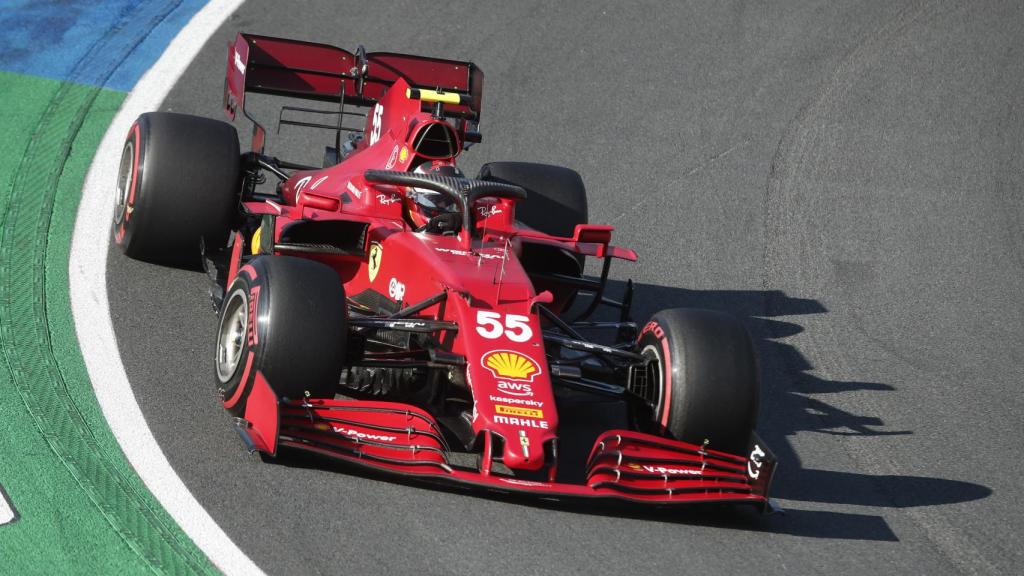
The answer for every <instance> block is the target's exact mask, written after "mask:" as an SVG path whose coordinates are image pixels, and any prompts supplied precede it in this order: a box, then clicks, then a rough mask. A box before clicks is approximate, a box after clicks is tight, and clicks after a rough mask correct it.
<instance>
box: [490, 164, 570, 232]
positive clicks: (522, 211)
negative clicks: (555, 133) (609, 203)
mask: <svg viewBox="0 0 1024 576" xmlns="http://www.w3.org/2000/svg"><path fill="white" fill-rule="evenodd" d="M479 178H480V179H481V180H491V181H496V182H504V183H506V184H515V185H517V186H522V187H523V188H525V189H526V193H527V197H526V200H522V201H520V202H519V203H517V204H516V220H518V221H519V222H522V223H523V224H526V225H527V226H529V227H530V228H533V229H534V230H538V231H540V232H544V233H545V234H550V235H552V236H563V237H564V236H572V233H573V231H574V230H575V229H576V225H577V224H586V223H587V222H588V220H587V190H586V188H584V187H583V178H581V177H580V175H579V173H577V172H576V171H575V170H571V169H569V168H563V167H561V166H551V165H548V164H533V163H530V162H491V163H490V164H484V165H483V167H482V168H480V177H479Z"/></svg>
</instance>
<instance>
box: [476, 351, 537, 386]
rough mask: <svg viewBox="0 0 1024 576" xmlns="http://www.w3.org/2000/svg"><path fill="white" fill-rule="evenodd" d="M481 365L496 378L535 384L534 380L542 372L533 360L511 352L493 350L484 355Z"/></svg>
mask: <svg viewBox="0 0 1024 576" xmlns="http://www.w3.org/2000/svg"><path fill="white" fill-rule="evenodd" d="M480 363H481V364H482V365H483V367H484V368H487V370H489V371H490V373H491V374H492V375H494V377H495V378H508V379H510V380H522V381H525V382H533V379H534V378H535V377H536V376H537V375H538V374H540V372H541V370H540V364H537V362H535V361H534V360H533V358H530V357H529V356H527V355H525V354H520V353H518V352H512V351H511V350H492V351H490V352H488V353H487V354H484V356H483V358H481V359H480Z"/></svg>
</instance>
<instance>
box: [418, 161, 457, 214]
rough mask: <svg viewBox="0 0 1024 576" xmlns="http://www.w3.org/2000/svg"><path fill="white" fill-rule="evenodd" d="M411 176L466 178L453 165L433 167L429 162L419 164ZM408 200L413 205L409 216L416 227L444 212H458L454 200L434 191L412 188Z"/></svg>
mask: <svg viewBox="0 0 1024 576" xmlns="http://www.w3.org/2000/svg"><path fill="white" fill-rule="evenodd" d="M413 174H436V175H439V176H451V177H455V178H465V177H466V176H465V174H463V172H462V170H459V168H458V167H456V166H454V165H451V164H438V165H434V164H433V163H431V162H424V163H423V164H420V165H419V166H417V167H416V169H415V170H413ZM409 198H410V199H411V200H412V204H413V206H412V207H411V209H410V215H411V216H412V219H413V222H414V223H415V224H416V226H423V225H424V224H426V223H427V222H428V221H429V220H430V219H431V218H433V217H435V216H439V215H441V214H444V213H446V212H457V211H458V205H457V203H456V202H455V200H453V199H452V198H450V197H448V196H447V195H445V194H443V193H441V192H437V191H435V190H427V189H426V188H416V187H413V188H410V189H409Z"/></svg>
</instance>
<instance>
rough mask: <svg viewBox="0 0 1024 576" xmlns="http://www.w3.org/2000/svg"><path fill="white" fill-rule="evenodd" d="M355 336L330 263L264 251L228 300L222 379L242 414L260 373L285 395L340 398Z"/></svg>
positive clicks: (219, 363)
mask: <svg viewBox="0 0 1024 576" xmlns="http://www.w3.org/2000/svg"><path fill="white" fill-rule="evenodd" d="M347 336H348V329H347V321H346V310H345V291H344V288H343V286H342V284H341V280H340V279H339V277H338V274H337V273H336V272H335V271H334V270H333V269H331V268H330V267H329V266H327V265H325V264H321V263H319V262H314V261H312V260H306V259H303V258H292V257H287V256H261V257H257V258H255V259H253V260H252V261H251V262H250V263H249V264H247V265H245V266H243V267H242V268H241V269H240V270H239V271H238V275H237V277H236V278H235V280H234V281H233V282H232V283H231V286H230V287H229V288H228V291H227V297H226V298H225V299H224V305H223V306H222V307H221V314H220V326H219V329H218V330H217V344H216V352H215V358H214V378H215V381H216V384H217V387H218V389H219V390H220V391H221V394H223V397H224V407H225V408H227V409H228V411H229V412H231V413H232V414H235V415H238V416H241V415H242V414H244V411H245V400H246V398H247V396H248V393H249V389H250V388H251V387H252V382H253V381H254V379H255V376H256V373H257V372H262V373H263V376H264V377H265V378H266V379H267V382H269V383H270V386H271V388H273V389H274V392H275V393H276V394H277V395H278V397H280V398H289V399H293V400H294V399H300V398H303V397H304V396H305V395H306V394H307V393H308V394H309V396H310V397H311V398H334V392H335V390H336V388H337V386H338V382H339V380H340V377H341V369H342V366H343V365H344V359H345V343H346V339H347Z"/></svg>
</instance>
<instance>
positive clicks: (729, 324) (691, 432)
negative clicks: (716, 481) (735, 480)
mask: <svg viewBox="0 0 1024 576" xmlns="http://www.w3.org/2000/svg"><path fill="white" fill-rule="evenodd" d="M638 348H639V350H640V353H641V354H642V355H644V356H645V357H646V358H648V360H649V362H650V363H649V364H648V368H649V370H648V386H647V387H646V388H645V389H643V390H639V389H634V390H633V391H634V392H636V393H638V394H640V395H641V396H643V397H645V399H647V400H648V402H649V403H650V404H651V405H652V407H653V410H654V412H653V414H654V420H655V425H656V426H658V427H660V428H662V429H663V430H664V431H666V432H667V433H668V434H669V435H670V436H671V437H673V438H676V439H678V440H682V441H684V442H690V443H692V444H698V445H699V444H701V443H703V442H704V440H708V441H709V444H708V447H709V448H711V449H714V450H721V451H724V452H729V453H732V454H745V451H746V449H747V444H748V442H749V440H750V434H751V432H752V431H753V430H754V426H755V425H756V424H757V411H758V404H759V399H760V377H759V371H758V365H757V357H756V354H755V352H754V345H753V343H752V341H751V339H750V335H749V334H748V333H747V330H746V328H745V327H744V326H743V324H741V323H740V321H739V320H737V319H736V318H734V317H732V316H729V315H728V314H723V313H721V312H714V311H711V310H696V309H686V308H677V309H672V310H663V311H661V312H658V313H657V314H655V315H654V316H653V317H652V318H651V321H650V322H648V323H647V325H646V326H644V328H643V330H642V331H641V333H640V338H639V341H638Z"/></svg>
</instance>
